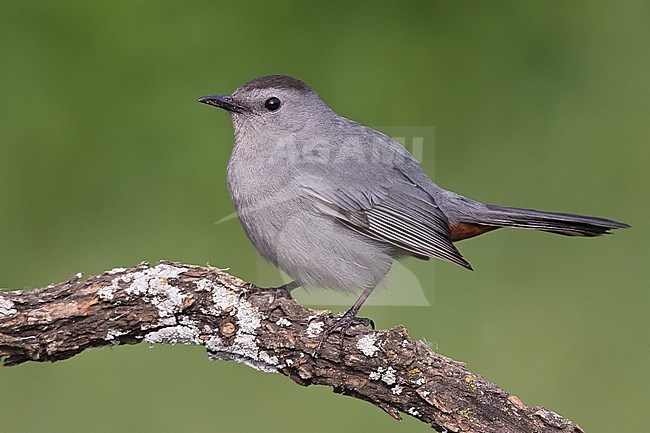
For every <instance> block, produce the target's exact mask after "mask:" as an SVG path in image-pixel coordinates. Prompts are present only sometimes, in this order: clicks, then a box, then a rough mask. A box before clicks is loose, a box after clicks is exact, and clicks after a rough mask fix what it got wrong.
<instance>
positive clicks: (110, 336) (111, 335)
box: [106, 329, 128, 341]
mask: <svg viewBox="0 0 650 433" xmlns="http://www.w3.org/2000/svg"><path fill="white" fill-rule="evenodd" d="M126 334H128V332H124V331H120V330H119V329H109V330H108V332H107V333H106V340H107V341H114V340H115V339H116V338H117V337H119V336H120V335H126Z"/></svg>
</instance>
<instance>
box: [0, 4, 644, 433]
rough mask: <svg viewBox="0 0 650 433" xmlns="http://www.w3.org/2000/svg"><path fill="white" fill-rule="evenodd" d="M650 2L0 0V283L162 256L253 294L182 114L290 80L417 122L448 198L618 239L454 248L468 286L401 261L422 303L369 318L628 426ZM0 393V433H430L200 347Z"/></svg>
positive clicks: (525, 394) (140, 349)
mask: <svg viewBox="0 0 650 433" xmlns="http://www.w3.org/2000/svg"><path fill="white" fill-rule="evenodd" d="M649 11H650V8H649V4H648V2H647V1H619V2H603V1H568V2H558V1H554V2H520V1H510V2H481V1H472V2H468V1H453V2H440V1H419V2H393V3H368V2H345V3H343V2H341V3H340V4H332V3H329V4H326V3H325V2H319V3H312V4H308V3H306V2H288V1H286V2H277V1H258V2H253V1H246V2H234V1H227V2H224V1H193V2H181V1H145V0H140V1H130V2H127V1H111V2H108V1H93V2H88V1H65V2H55V1H51V2H50V1H29V0H22V1H19V0H14V1H6V0H3V1H0V65H1V66H0V203H1V208H0V240H1V242H2V244H1V245H2V246H1V248H0V285H2V287H7V288H12V289H23V288H32V287H39V286H43V285H47V284H49V283H51V282H57V281H59V280H63V279H66V278H68V277H69V276H71V275H72V274H74V273H76V272H78V271H83V272H85V273H86V274H92V273H98V272H101V271H103V270H106V269H110V268H112V267H115V266H130V265H135V264H136V263H138V262H140V261H141V260H148V261H151V262H155V261H157V260H159V259H170V260H177V261H182V262H188V263H197V264H205V263H207V262H209V263H210V264H212V265H215V266H219V267H230V270H231V272H232V273H234V274H235V275H238V276H240V277H242V278H245V279H248V280H252V281H263V280H265V279H269V277H268V276H267V275H260V274H261V272H259V269H260V267H259V265H258V258H257V255H256V253H255V251H254V249H253V248H252V246H251V245H250V243H249V242H248V240H247V239H246V237H245V235H244V233H243V231H242V229H241V228H240V226H239V223H238V222H237V221H236V220H232V221H230V222H226V223H223V224H218V225H215V222H216V221H217V220H219V219H220V218H221V217H223V216H224V215H227V214H229V213H230V212H232V211H233V207H232V204H231V202H230V200H229V197H228V193H227V190H226V186H225V167H226V161H227V159H228V156H229V153H230V149H231V143H232V141H233V139H232V130H231V126H230V122H229V120H228V117H227V116H226V115H225V114H224V113H222V112H218V111H216V110H214V109H211V108H209V107H206V106H204V105H201V104H198V103H196V98H197V97H199V96H201V95H204V94H209V93H225V92H230V91H232V90H234V89H235V88H236V87H237V86H238V85H239V84H242V83H243V82H245V81H248V80H249V79H252V78H255V77H258V76H262V75H266V74H270V73H282V74H289V75H293V76H296V77H299V78H301V79H303V80H305V81H306V82H307V83H309V84H311V85H312V86H313V87H315V88H316V89H317V90H318V91H319V93H320V94H321V95H322V96H323V98H324V99H325V100H326V101H327V102H328V103H329V104H330V105H331V106H332V107H333V108H334V109H335V110H336V111H338V112H339V113H340V114H342V115H345V116H348V117H351V118H353V119H355V120H357V121H359V122H361V123H365V124H369V125H398V126H399V125H406V126H410V125H422V126H434V127H435V131H436V145H435V155H433V154H432V152H431V149H425V158H424V162H423V166H424V168H425V169H426V170H427V171H428V172H429V173H433V171H434V169H435V174H436V180H437V181H438V182H439V183H440V184H441V185H442V186H444V187H447V188H448V189H452V190H455V191H457V192H460V193H463V194H466V195H468V196H470V197H472V198H475V199H479V200H483V201H487V202H492V203H498V204H509V205H516V206H522V207H536V208H545V209H549V210H561V211H565V212H579V213H585V214H593V215H599V216H606V217H610V218H614V219H620V220H622V221H625V222H628V223H630V224H632V225H633V226H634V227H633V229H632V230H629V231H623V232H617V233H616V235H614V236H609V237H605V238H599V239H568V238H564V237H560V236H551V235H548V234H542V233H532V232H523V231H515V230H511V231H498V232H496V233H491V234H488V235H486V236H484V237H482V238H479V239H476V240H471V241H466V242H463V243H461V244H460V249H461V250H462V251H463V253H464V255H465V256H466V257H467V258H468V259H469V260H470V261H471V262H472V264H473V265H474V266H475V268H476V272H473V273H472V272H467V271H464V270H463V269H461V268H459V267H454V266H452V265H447V264H442V263H439V264H435V265H434V264H432V263H425V262H420V261H416V260H410V261H407V262H406V263H405V265H406V266H407V268H408V269H409V270H410V271H412V272H413V273H414V274H415V275H417V276H418V277H419V279H420V283H421V285H422V286H423V287H425V289H426V288H427V287H430V288H431V293H427V296H428V297H429V300H430V301H431V302H432V306H430V307H377V306H375V307H373V306H371V307H367V308H365V309H364V311H363V314H364V315H367V316H370V317H372V318H374V320H375V322H376V323H377V325H378V326H379V327H381V328H384V327H390V326H393V325H397V324H404V325H405V326H407V327H408V328H409V329H410V331H411V333H412V335H413V336H414V337H416V338H426V339H427V341H430V342H433V344H434V345H435V347H437V349H438V351H439V352H441V353H443V354H445V355H448V356H451V357H453V358H456V359H459V360H463V361H465V362H467V364H468V366H469V367H470V368H471V369H472V370H473V371H475V372H478V373H480V374H482V375H484V376H485V377H486V378H488V379H490V380H492V381H494V382H496V383H498V384H500V385H501V386H503V387H504V388H506V389H507V390H509V391H510V392H512V393H513V394H516V395H518V396H519V397H520V398H521V399H522V400H523V401H524V402H526V403H527V404H530V405H545V406H548V407H549V408H551V409H553V410H555V411H557V412H559V413H560V414H562V415H564V416H567V417H569V418H571V419H573V420H575V421H576V422H578V423H579V424H580V425H581V426H582V427H583V428H585V430H586V431H587V432H588V433H593V432H611V431H620V430H625V431H645V430H647V426H648V425H649V424H650V408H649V405H650V404H649V400H650V395H649V391H648V389H649V388H650V379H649V373H648V370H649V369H650V329H649V328H650V326H649V319H648V312H649V307H650V299H649V297H650V291H649V287H648V286H649V281H650V272H649V266H648V257H649V253H650V230H649V229H648V225H647V223H646V221H647V219H648V215H649V214H650V205H649V200H648V191H649V189H650V171H649V162H650V150H649V146H648V144H649V143H648V141H649V140H648V139H649V138H650V131H649V126H648V125H649V119H650V117H649V115H650V109H649V103H648V101H649V99H650V91H649V90H650V61H649V56H648V46H649V45H650V26H648V22H649V18H650V12H649ZM395 285H397V286H398V285H399V284H393V287H392V290H394V291H399V290H400V288H399V287H395ZM434 290H435V293H433V291H434ZM350 302H352V299H350ZM339 308H342V307H339ZM0 391H1V392H2V395H3V398H2V402H1V403H0V431H2V432H3V433H4V432H7V433H41V432H48V433H57V432H65V433H73V432H93V433H94V432H98V433H102V432H139V433H140V432H156V433H166V432H174V433H176V432H183V433H193V432H206V431H208V432H258V431H264V432H293V431H296V432H298V431H300V432H304V431H308V432H331V431H332V430H333V429H335V430H336V431H341V432H348V431H350V432H352V431H356V432H358V431H374V432H384V431H385V432H388V431H391V432H393V431H409V432H414V431H422V432H424V431H430V430H429V429H428V428H427V426H425V425H423V424H420V423H419V422H417V421H415V420H413V419H410V418H409V419H406V420H404V421H403V422H401V423H397V422H395V421H392V420H391V419H390V418H389V417H388V416H386V415H384V414H383V413H382V412H381V411H380V410H379V409H377V408H375V407H373V406H371V405H369V404H367V403H363V402H360V401H356V400H353V399H350V398H344V397H341V396H338V395H335V394H333V393H332V392H331V391H330V390H329V389H325V388H317V387H310V388H301V387H298V386H296V385H294V384H293V383H291V382H290V381H289V380H287V379H286V378H284V377H282V376H280V375H269V374H263V373H259V372H256V371H253V370H251V369H250V368H247V367H244V366H240V365H236V364H234V363H225V362H220V363H213V362H208V361H207V359H206V357H205V356H204V354H203V351H202V350H201V349H200V348H196V347H161V346H157V347H154V348H152V349H150V348H148V347H147V346H146V345H140V346H133V347H115V348H113V349H102V350H93V351H88V352H86V353H83V354H81V355H80V356H76V357H74V358H72V359H70V360H67V361H64V362H60V363H57V364H26V365H21V366H18V367H14V368H8V369H1V370H0Z"/></svg>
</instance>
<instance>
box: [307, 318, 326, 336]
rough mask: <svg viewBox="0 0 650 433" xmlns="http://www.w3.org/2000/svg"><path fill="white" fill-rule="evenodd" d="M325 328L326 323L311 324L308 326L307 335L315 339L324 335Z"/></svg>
mask: <svg viewBox="0 0 650 433" xmlns="http://www.w3.org/2000/svg"><path fill="white" fill-rule="evenodd" d="M324 326H325V323H323V322H310V323H309V326H307V335H308V336H309V337H312V338H313V337H316V336H318V335H320V334H322V333H323V327H324Z"/></svg>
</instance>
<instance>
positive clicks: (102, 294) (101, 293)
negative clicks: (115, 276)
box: [97, 284, 120, 302]
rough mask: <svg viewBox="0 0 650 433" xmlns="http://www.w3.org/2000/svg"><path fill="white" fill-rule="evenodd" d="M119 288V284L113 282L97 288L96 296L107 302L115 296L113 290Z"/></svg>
mask: <svg viewBox="0 0 650 433" xmlns="http://www.w3.org/2000/svg"><path fill="white" fill-rule="evenodd" d="M119 289H120V286H117V285H114V284H112V285H110V286H104V287H100V288H99V289H98V290H97V296H98V297H99V299H101V300H102V301H107V302H108V301H112V300H113V298H114V297H115V291H116V290H119Z"/></svg>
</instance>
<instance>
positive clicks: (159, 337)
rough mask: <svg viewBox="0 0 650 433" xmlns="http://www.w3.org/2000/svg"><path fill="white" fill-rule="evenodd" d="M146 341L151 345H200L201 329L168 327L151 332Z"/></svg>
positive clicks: (182, 326)
mask: <svg viewBox="0 0 650 433" xmlns="http://www.w3.org/2000/svg"><path fill="white" fill-rule="evenodd" d="M144 340H145V341H146V342H147V343H150V344H161V343H165V344H189V345H200V344H201V340H200V339H199V329H198V328H197V327H196V326H186V325H185V326H184V325H177V326H168V327H166V328H161V329H159V330H157V331H153V332H149V333H148V334H147V335H145V336H144Z"/></svg>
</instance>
